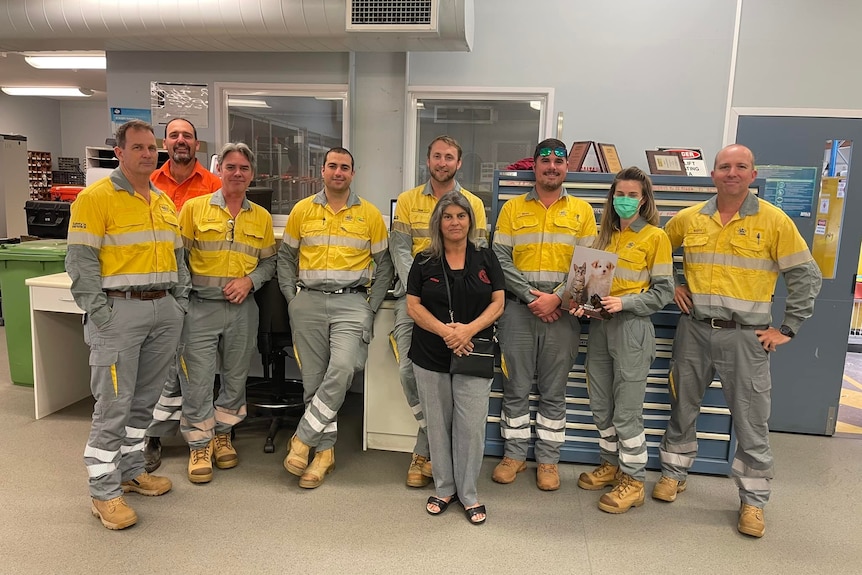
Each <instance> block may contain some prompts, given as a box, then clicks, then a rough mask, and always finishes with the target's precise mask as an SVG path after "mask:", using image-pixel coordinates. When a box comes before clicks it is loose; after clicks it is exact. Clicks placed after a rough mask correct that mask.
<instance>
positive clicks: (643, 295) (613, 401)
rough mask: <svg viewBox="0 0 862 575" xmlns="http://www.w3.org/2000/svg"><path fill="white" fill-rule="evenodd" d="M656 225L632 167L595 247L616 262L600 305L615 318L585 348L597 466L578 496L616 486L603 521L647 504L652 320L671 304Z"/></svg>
mask: <svg viewBox="0 0 862 575" xmlns="http://www.w3.org/2000/svg"><path fill="white" fill-rule="evenodd" d="M658 223H659V214H658V210H657V209H656V205H655V197H654V196H653V191H652V182H651V181H650V178H649V176H647V175H646V174H645V173H644V172H643V171H641V170H640V169H638V168H636V167H631V168H627V169H625V170H622V171H621V172H619V173H618V174H617V175H616V177H615V178H614V181H613V183H612V184H611V189H610V191H609V192H608V197H607V200H606V201H605V209H604V212H603V214H602V220H601V225H600V229H599V235H598V237H597V238H596V241H595V243H594V244H593V248H594V249H599V250H604V251H607V252H612V253H615V254H617V257H618V260H617V266H616V272H615V274H614V279H613V284H612V285H611V292H610V295H608V296H607V297H604V298H602V300H601V303H602V307H603V308H604V309H605V310H606V311H608V312H610V313H611V314H613V315H612V316H611V317H610V318H609V319H601V320H600V319H594V320H591V321H590V337H589V340H588V343H587V362H586V370H587V385H588V389H589V393H590V409H591V410H592V412H593V420H594V421H595V423H596V427H597V428H598V430H599V435H600V437H599V448H600V449H601V465H599V466H598V467H597V468H596V469H595V470H593V471H591V472H589V473H581V475H580V477H579V479H578V487H581V488H582V489H589V490H598V489H603V488H604V487H607V486H614V488H613V490H611V491H610V492H609V493H605V494H604V495H602V497H601V499H600V500H599V509H601V510H602V511H606V512H608V513H625V512H626V511H628V510H629V509H630V508H631V507H639V506H641V505H643V502H644V483H643V482H644V477H645V474H646V472H645V466H646V462H647V447H646V438H645V436H644V426H643V400H644V393H645V392H646V380H647V375H649V368H650V365H651V364H652V362H653V359H654V358H655V329H654V327H653V324H652V321H651V320H650V316H651V315H652V314H653V313H655V312H657V311H658V310H660V309H662V308H663V307H664V306H665V305H667V304H668V303H670V301H671V300H672V299H673V260H672V254H671V247H670V240H669V239H668V237H667V234H665V232H664V230H662V229H660V228H658V227H657V226H658ZM570 313H572V314H574V315H577V316H579V317H580V316H581V315H583V309H582V308H579V307H572V309H571V310H570Z"/></svg>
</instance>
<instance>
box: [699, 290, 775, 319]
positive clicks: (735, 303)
mask: <svg viewBox="0 0 862 575" xmlns="http://www.w3.org/2000/svg"><path fill="white" fill-rule="evenodd" d="M767 297H768V295H767ZM692 302H693V303H694V307H696V308H698V307H699V308H701V311H702V312H704V313H705V309H704V308H705V307H707V306H711V307H717V308H725V309H729V310H731V311H736V312H739V313H742V314H760V315H765V316H769V315H770V310H771V309H772V302H771V301H748V300H744V299H738V298H734V297H730V296H724V295H717V294H698V293H695V294H692ZM709 317H716V316H709ZM717 317H721V316H717ZM761 323H763V322H761ZM766 323H768V322H766ZM750 325H754V322H752V323H751V324H750Z"/></svg>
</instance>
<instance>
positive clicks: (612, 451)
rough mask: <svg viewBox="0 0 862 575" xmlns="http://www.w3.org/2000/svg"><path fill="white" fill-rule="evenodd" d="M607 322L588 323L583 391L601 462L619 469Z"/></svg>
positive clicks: (612, 367)
mask: <svg viewBox="0 0 862 575" xmlns="http://www.w3.org/2000/svg"><path fill="white" fill-rule="evenodd" d="M609 321H610V320H605V321H594V322H590V337H589V339H588V340H587V360H586V365H585V367H586V372H587V383H588V385H587V389H588V391H589V395H590V411H592V412H593V422H594V423H595V424H596V429H598V431H599V450H600V451H601V458H602V459H603V460H604V461H607V462H608V463H610V464H611V465H614V466H618V465H619V454H618V449H617V430H616V429H615V428H614V426H613V416H614V360H613V358H612V357H611V355H610V352H609V350H608V335H607V326H606V324H608V323H609Z"/></svg>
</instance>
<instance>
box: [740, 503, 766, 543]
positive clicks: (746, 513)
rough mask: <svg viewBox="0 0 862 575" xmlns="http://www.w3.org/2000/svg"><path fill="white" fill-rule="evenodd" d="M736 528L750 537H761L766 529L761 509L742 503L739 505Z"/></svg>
mask: <svg viewBox="0 0 862 575" xmlns="http://www.w3.org/2000/svg"><path fill="white" fill-rule="evenodd" d="M736 528H737V529H738V530H739V532H740V533H742V534H744V535H751V536H752V537H763V533H764V532H765V531H766V522H765V521H764V519H763V509H762V508H760V507H755V506H754V505H748V504H747V503H743V504H741V505H740V507H739V523H737V524H736Z"/></svg>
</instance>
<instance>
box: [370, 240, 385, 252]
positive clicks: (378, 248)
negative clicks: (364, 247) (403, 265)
mask: <svg viewBox="0 0 862 575" xmlns="http://www.w3.org/2000/svg"><path fill="white" fill-rule="evenodd" d="M388 248H389V240H388V239H385V238H384V239H383V240H381V241H379V242H374V243H372V244H371V253H372V254H379V253H380V252H382V251H386V250H387V249H388Z"/></svg>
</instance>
